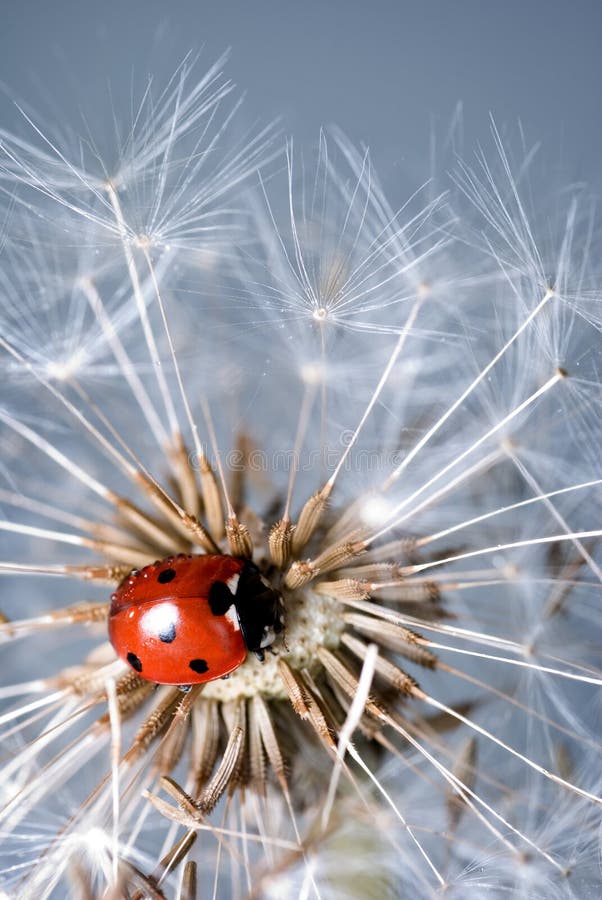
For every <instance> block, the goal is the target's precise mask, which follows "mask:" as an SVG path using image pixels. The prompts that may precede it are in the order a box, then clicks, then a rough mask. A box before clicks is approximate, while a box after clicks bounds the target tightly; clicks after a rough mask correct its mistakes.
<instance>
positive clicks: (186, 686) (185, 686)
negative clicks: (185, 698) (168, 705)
mask: <svg viewBox="0 0 602 900" xmlns="http://www.w3.org/2000/svg"><path fill="white" fill-rule="evenodd" d="M178 688H179V689H180V690H181V691H182V693H183V694H188V693H189V691H191V690H192V685H191V684H179V685H178Z"/></svg>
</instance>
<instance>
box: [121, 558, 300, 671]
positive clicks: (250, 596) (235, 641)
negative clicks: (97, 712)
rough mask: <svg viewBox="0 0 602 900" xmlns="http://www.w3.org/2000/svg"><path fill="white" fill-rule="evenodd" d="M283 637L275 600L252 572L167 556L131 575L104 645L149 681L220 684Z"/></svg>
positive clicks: (220, 562) (247, 567)
mask: <svg viewBox="0 0 602 900" xmlns="http://www.w3.org/2000/svg"><path fill="white" fill-rule="evenodd" d="M280 631H282V615H281V604H280V596H279V594H278V592H277V591H275V590H274V589H273V588H272V587H271V586H270V584H269V582H267V581H266V579H265V578H264V577H263V576H262V575H261V573H260V571H259V569H258V568H257V566H255V565H253V563H251V562H249V561H248V560H244V559H237V558H236V557H234V556H227V555H207V556H183V555H182V556H171V557H168V558H167V559H164V560H161V561H160V562H156V563H153V565H150V566H145V568H143V569H140V570H136V569H134V570H133V571H132V572H130V574H129V575H128V576H127V577H126V578H125V579H124V580H123V581H122V583H121V584H120V585H119V587H118V588H117V590H116V591H115V593H114V594H113V595H112V597H111V608H110V612H109V639H110V641H111V643H112V645H113V647H114V649H115V652H116V653H117V655H118V656H120V657H121V659H123V660H124V661H125V662H127V663H128V664H129V665H130V666H131V668H132V669H134V671H136V672H138V673H139V674H140V675H141V676H142V677H143V678H145V679H146V680H147V681H154V682H157V683H158V684H174V685H182V686H184V685H191V684H202V683H204V682H206V681H213V680H214V679H216V678H223V677H224V676H226V675H229V674H230V673H231V672H233V671H234V670H235V669H237V668H238V667H239V666H240V665H241V664H242V663H243V662H244V660H245V657H246V655H247V651H250V652H252V653H255V655H256V656H257V657H258V658H259V659H260V660H263V658H264V650H265V648H266V647H269V646H270V644H272V643H273V641H274V640H275V637H276V635H277V634H278V633H279V632H280Z"/></svg>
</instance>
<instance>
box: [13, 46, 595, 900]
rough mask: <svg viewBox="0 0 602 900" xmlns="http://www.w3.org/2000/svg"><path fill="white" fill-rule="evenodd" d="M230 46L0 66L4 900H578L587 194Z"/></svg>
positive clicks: (591, 684) (588, 641)
mask: <svg viewBox="0 0 602 900" xmlns="http://www.w3.org/2000/svg"><path fill="white" fill-rule="evenodd" d="M229 65H230V63H229V61H227V60H226V58H225V57H219V58H218V57H217V55H216V56H214V57H212V56H211V55H210V54H209V53H208V52H207V51H204V52H203V53H202V54H197V53H194V52H193V53H189V54H188V55H186V56H184V57H182V56H180V57H179V58H178V59H174V61H173V65H172V67H171V69H170V70H169V72H168V74H166V75H165V76H164V77H163V78H160V77H155V76H153V77H149V78H146V72H145V71H142V72H141V73H139V77H136V78H132V81H131V83H130V84H128V85H127V86H126V87H125V89H124V95H127V97H126V100H125V102H121V101H122V99H123V98H121V99H120V98H117V100H116V97H115V96H114V95H113V92H112V91H111V90H107V91H105V94H104V97H105V101H106V108H105V109H104V111H103V112H102V114H101V113H99V112H97V108H96V107H95V106H94V104H92V105H91V106H90V107H89V108H84V109H82V110H81V111H80V118H79V120H78V118H77V115H74V116H73V117H72V119H71V120H69V121H66V120H65V119H63V118H58V117H57V118H55V117H53V115H52V113H49V112H48V110H46V111H45V112H43V113H41V112H39V110H38V108H37V107H36V106H35V105H34V104H33V103H32V105H31V106H30V102H29V99H28V98H27V97H26V96H25V92H24V91H23V92H21V91H17V90H15V89H14V87H12V86H11V88H9V89H6V88H5V91H7V93H8V98H9V100H10V104H11V108H12V110H13V111H12V113H11V115H12V118H11V120H10V122H11V124H10V127H4V126H3V125H2V123H0V126H1V127H0V365H1V366H2V372H1V385H2V387H1V390H0V434H1V446H2V452H1V457H0V542H1V543H0V546H1V550H0V641H1V643H2V646H1V652H2V666H1V670H0V671H1V674H2V679H1V683H0V748H1V750H0V898H15V897H16V898H30V900H45V898H52V900H60V898H83V900H101V898H103V900H122V898H123V900H126V898H127V900H143V898H153V900H195V898H198V900H200V898H228V897H234V898H245V897H249V898H257V900H261V898H297V897H299V898H308V900H309V898H323V900H335V898H401V897H416V898H436V897H442V896H445V897H450V898H457V900H463V898H473V897H474V898H480V897H491V898H506V897H520V898H538V900H554V898H572V900H582V898H583V900H585V898H594V897H597V896H599V892H600V889H601V887H602V873H601V870H600V844H599V841H600V833H601V831H600V826H601V824H602V816H601V805H602V798H601V792H602V770H601V767H600V749H601V745H602V737H601V722H602V708H601V706H600V686H601V684H602V666H601V660H602V656H601V652H600V647H601V640H600V613H599V608H600V601H601V599H602V554H601V552H600V539H601V537H602V519H601V516H600V510H601V508H602V504H601V500H602V471H601V466H600V446H601V441H602V428H601V421H602V419H601V413H602V402H601V401H602V393H601V380H600V373H601V370H602V340H601V337H600V326H601V324H602V305H601V300H602V266H601V265H600V253H599V246H600V239H601V232H600V227H599V223H598V221H597V218H596V210H595V200H596V197H595V191H594V189H592V188H590V187H589V186H586V185H585V184H584V183H583V182H581V181H579V182H577V181H576V180H572V181H571V180H570V178H567V179H566V180H564V181H562V182H561V181H559V180H558V179H557V177H556V176H554V177H553V179H551V178H548V176H547V175H546V172H547V170H546V160H545V157H546V148H545V147H544V148H538V147H536V146H535V144H534V143H533V142H530V141H529V140H528V139H527V138H526V137H525V133H524V131H523V130H522V128H520V127H519V128H517V129H515V130H514V131H512V130H507V129H505V128H502V127H501V125H499V124H498V122H497V120H496V119H494V118H491V120H490V121H489V122H488V123H486V129H485V137H484V138H483V140H482V141H479V142H475V144H474V145H473V146H469V145H468V144H467V142H466V141H465V140H464V138H463V136H462V123H461V121H460V117H459V116H456V117H455V118H454V119H453V120H451V125H449V127H448V131H447V134H446V136H444V137H442V138H440V139H439V138H436V137H433V146H434V145H435V144H437V142H438V145H437V153H435V151H434V150H433V151H432V153H431V156H432V160H431V162H432V166H431V171H430V173H429V177H428V178H413V176H412V173H411V172H406V173H405V174H404V176H403V179H402V178H401V176H399V179H398V181H399V184H401V183H402V182H403V196H402V195H401V194H400V193H399V191H396V190H393V191H392V192H391V193H392V194H394V196H390V192H389V191H388V190H387V187H388V184H389V182H390V178H389V179H387V185H386V186H385V184H384V182H381V180H380V179H379V172H378V171H377V169H378V167H377V166H375V164H374V161H373V155H372V154H371V152H370V150H368V148H367V146H366V144H365V142H363V141H362V140H356V139H355V138H353V137H350V136H348V135H347V134H346V133H344V132H343V131H342V130H340V129H339V128H338V127H337V126H331V127H323V128H321V129H318V130H317V131H316V134H315V138H316V140H315V141H314V142H313V145H311V146H310V145H308V144H307V142H298V141H297V140H296V139H295V138H294V137H291V136H290V132H289V129H288V128H287V127H286V123H284V125H283V123H281V122H275V123H274V124H270V123H269V120H267V119H266V120H265V121H263V122H259V124H257V123H256V124H251V125H249V120H248V118H246V117H245V112H244V107H243V106H242V103H241V99H242V94H241V91H240V89H239V88H238V87H236V86H235V85H234V84H233V82H232V81H231V80H230V78H229V75H228V69H229ZM95 102H96V101H94V103H95ZM101 123H102V124H101ZM554 161H555V159H553V160H552V162H554ZM409 168H411V167H409Z"/></svg>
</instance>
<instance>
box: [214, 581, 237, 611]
mask: <svg viewBox="0 0 602 900" xmlns="http://www.w3.org/2000/svg"><path fill="white" fill-rule="evenodd" d="M233 603H234V597H233V596H232V591H231V590H230V588H229V587H228V585H227V584H225V582H223V581H214V582H213V584H212V585H211V587H210V589H209V608H210V609H211V612H212V613H213V615H214V616H223V615H225V613H227V612H228V610H229V609H230V607H231V606H232V604H233Z"/></svg>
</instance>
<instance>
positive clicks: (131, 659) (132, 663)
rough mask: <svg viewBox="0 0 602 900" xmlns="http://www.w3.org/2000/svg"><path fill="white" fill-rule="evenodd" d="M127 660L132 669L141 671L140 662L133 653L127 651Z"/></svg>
mask: <svg viewBox="0 0 602 900" xmlns="http://www.w3.org/2000/svg"><path fill="white" fill-rule="evenodd" d="M127 661H128V662H129V664H130V666H131V667H132V669H135V670H136V671H137V672H141V671H142V663H141V662H140V660H139V659H138V657H137V656H136V654H135V653H128V655H127Z"/></svg>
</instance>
